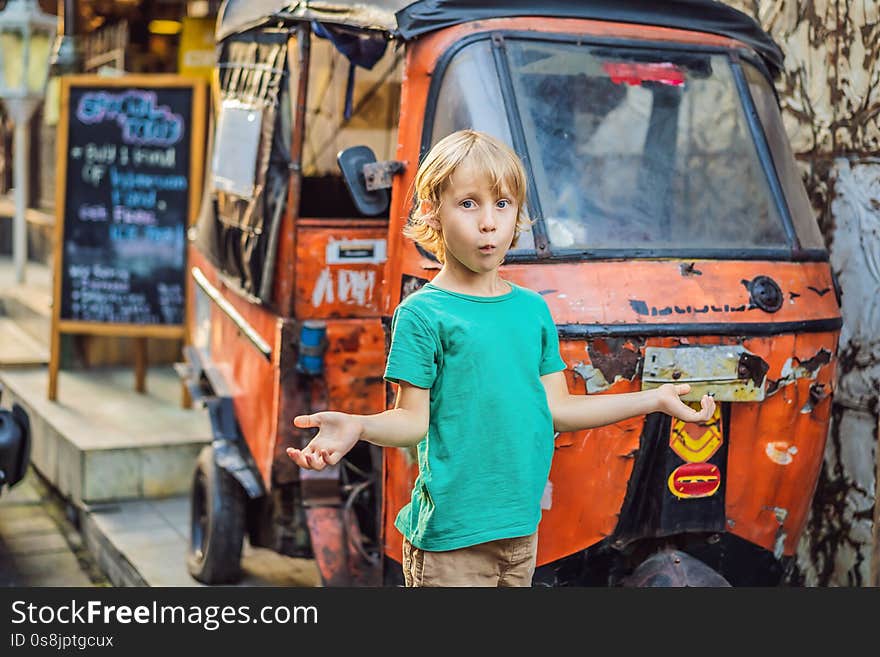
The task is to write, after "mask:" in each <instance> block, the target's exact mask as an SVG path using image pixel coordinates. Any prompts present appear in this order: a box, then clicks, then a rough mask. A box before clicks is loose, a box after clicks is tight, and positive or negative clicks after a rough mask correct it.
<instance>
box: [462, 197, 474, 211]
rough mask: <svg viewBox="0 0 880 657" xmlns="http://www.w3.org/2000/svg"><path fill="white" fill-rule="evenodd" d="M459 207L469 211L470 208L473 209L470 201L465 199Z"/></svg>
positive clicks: (472, 203)
mask: <svg viewBox="0 0 880 657" xmlns="http://www.w3.org/2000/svg"><path fill="white" fill-rule="evenodd" d="M461 207H463V208H464V209H465V210H470V209H471V208H472V207H474V202H473V201H471V200H470V199H465V200H464V201H462V202H461Z"/></svg>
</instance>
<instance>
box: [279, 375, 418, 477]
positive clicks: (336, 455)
mask: <svg viewBox="0 0 880 657" xmlns="http://www.w3.org/2000/svg"><path fill="white" fill-rule="evenodd" d="M429 414H430V390H427V389H425V388H419V387H416V386H414V385H411V384H409V383H407V382H405V381H401V382H400V386H399V388H398V390H397V400H396V402H395V404H394V408H392V409H390V410H387V411H384V412H382V413H377V414H375V415H352V414H350V413H340V412H337V411H322V412H320V413H313V414H311V415H298V416H297V417H295V418H294V420H293V423H294V425H295V426H297V427H299V428H301V429H307V428H310V427H318V429H319V430H318V434H317V435H316V436H315V437H314V438H312V440H311V441H310V442H309V444H308V445H306V446H305V447H304V448H303V449H301V450H300V449H294V448H293V447H288V448H287V455H288V456H289V457H290V458H291V459H293V461H294V462H295V463H296V464H297V465H298V466H300V467H301V468H307V469H312V470H323V469H324V468H325V467H327V466H328V465H336V464H337V463H339V461H340V460H341V459H342V457H343V456H345V455H346V454H347V453H348V452H349V451H350V450H351V449H352V448H353V447H354V446H355V445H356V444H357V442H358V441H359V440H365V441H367V442H369V443H373V444H374V445H380V446H382V447H409V446H410V445H415V444H416V443H418V442H419V441H421V440H422V438H424V437H425V434H426V433H428V419H429Z"/></svg>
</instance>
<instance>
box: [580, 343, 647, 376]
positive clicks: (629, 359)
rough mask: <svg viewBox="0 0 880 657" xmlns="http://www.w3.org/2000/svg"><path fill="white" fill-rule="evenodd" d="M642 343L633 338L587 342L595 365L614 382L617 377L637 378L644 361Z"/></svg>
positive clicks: (591, 360) (591, 359) (588, 350)
mask: <svg viewBox="0 0 880 657" xmlns="http://www.w3.org/2000/svg"><path fill="white" fill-rule="evenodd" d="M642 344H643V343H639V344H634V343H633V340H632V339H631V338H603V339H596V340H592V341H590V342H589V343H588V344H587V352H588V353H589V354H590V362H591V363H592V365H593V367H595V368H596V369H597V370H599V372H601V373H602V376H603V377H605V380H606V381H608V382H609V383H612V384H613V383H614V381H615V380H616V378H617V377H621V378H623V379H628V380H630V381H632V380H633V378H635V376H636V374H637V373H638V370H639V364H640V363H641V362H642V355H641V346H642Z"/></svg>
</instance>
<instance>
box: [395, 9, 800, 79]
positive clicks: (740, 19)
mask: <svg viewBox="0 0 880 657" xmlns="http://www.w3.org/2000/svg"><path fill="white" fill-rule="evenodd" d="M508 16H550V17H554V18H590V19H595V20H603V21H617V22H621V23H638V24H640V25H659V26H661V27H673V28H681V29H686V30H697V31H699V32H709V33H711V34H719V35H722V36H726V37H731V38H733V39H737V40H738V41H742V42H743V43H745V44H746V45H748V46H750V47H752V48H753V49H754V50H755V52H757V53H758V54H759V55H760V56H761V57H762V58H763V60H764V62H765V63H766V64H767V67H768V69H769V70H770V73H771V75H772V76H773V77H774V78H775V77H776V76H777V75H779V72H780V71H781V70H782V59H783V54H782V50H781V49H780V48H779V46H778V45H776V43H775V42H774V41H773V39H772V38H771V37H770V35H768V34H767V33H766V32H765V31H764V30H762V29H761V27H760V25H758V23H757V22H755V20H754V19H752V18H751V17H750V16H748V15H747V14H744V13H742V12H741V11H738V10H736V9H734V8H733V7H729V6H727V5H725V4H722V3H720V2H713V1H712V0H663V1H662V2H656V1H651V0H549V1H546V2H545V1H537V0H499V1H498V2H486V1H485V0H484V1H482V2H480V1H474V0H420V1H419V2H413V3H412V4H410V5H408V6H406V7H404V8H403V9H401V10H400V11H398V12H397V14H396V17H397V28H398V29H397V31H398V34H399V35H400V36H401V37H402V38H404V39H414V38H416V37H418V36H420V35H422V34H425V33H427V32H432V31H434V30H439V29H440V28H443V27H449V26H451V25H458V24H459V23H464V22H466V21H472V20H479V19H487V18H501V17H508Z"/></svg>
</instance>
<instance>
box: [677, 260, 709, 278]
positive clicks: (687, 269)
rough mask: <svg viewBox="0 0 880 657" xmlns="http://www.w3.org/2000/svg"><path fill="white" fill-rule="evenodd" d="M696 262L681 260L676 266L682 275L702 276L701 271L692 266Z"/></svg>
mask: <svg viewBox="0 0 880 657" xmlns="http://www.w3.org/2000/svg"><path fill="white" fill-rule="evenodd" d="M696 264H697V263H695V262H683V263H681V264H680V265H679V266H678V270H679V271H680V272H681V275H682V276H702V275H703V272H701V271H700V270H699V269H697V268H696V267H695V266H694V265H696Z"/></svg>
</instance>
